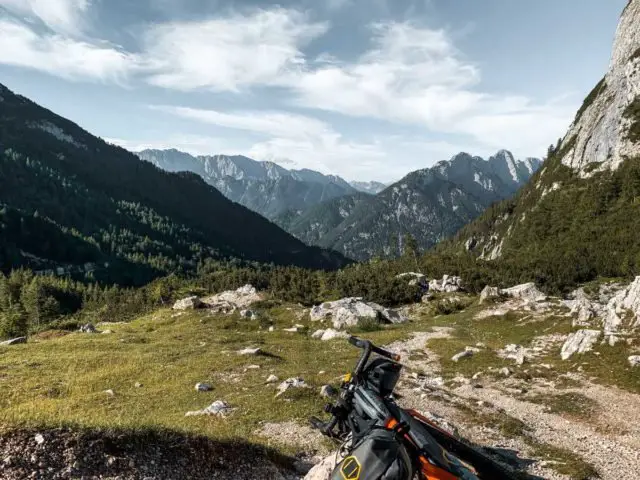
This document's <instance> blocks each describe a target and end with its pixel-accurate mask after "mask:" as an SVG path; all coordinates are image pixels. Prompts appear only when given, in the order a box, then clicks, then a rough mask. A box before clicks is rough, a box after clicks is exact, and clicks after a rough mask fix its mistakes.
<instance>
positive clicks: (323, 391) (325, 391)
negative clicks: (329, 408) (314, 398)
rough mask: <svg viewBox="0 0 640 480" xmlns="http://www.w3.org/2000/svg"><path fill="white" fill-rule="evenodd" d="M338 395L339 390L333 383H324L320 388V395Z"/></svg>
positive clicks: (329, 396)
mask: <svg viewBox="0 0 640 480" xmlns="http://www.w3.org/2000/svg"><path fill="white" fill-rule="evenodd" d="M337 395H338V391H337V390H336V389H335V388H333V387H332V386H331V385H324V386H323V387H322V388H320V396H322V397H324V398H333V397H335V396H337Z"/></svg>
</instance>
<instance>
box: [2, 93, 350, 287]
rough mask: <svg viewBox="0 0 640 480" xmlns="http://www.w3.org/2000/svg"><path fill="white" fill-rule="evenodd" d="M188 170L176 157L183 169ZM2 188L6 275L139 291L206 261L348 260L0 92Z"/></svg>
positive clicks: (316, 264) (191, 179) (323, 264)
mask: <svg viewBox="0 0 640 480" xmlns="http://www.w3.org/2000/svg"><path fill="white" fill-rule="evenodd" d="M182 167H183V165H182V164H180V161H178V160H177V159H176V163H175V169H177V170H183V168H182ZM229 168H232V166H229ZM276 170H277V169H275V168H274V171H276ZM301 175H304V173H301ZM0 182H1V185H2V188H0V231H1V232H2V234H1V235H0V270H3V271H8V270H10V269H11V268H16V267H20V266H27V267H30V268H33V269H34V270H38V271H42V272H48V271H55V272H62V273H70V272H75V273H83V274H87V275H89V274H90V275H89V277H90V278H95V279H103V280H108V281H111V282H116V283H121V284H140V283H144V282H146V281H148V280H149V279H151V278H153V277H155V276H158V275H162V274H167V273H170V272H180V271H189V270H195V269H196V268H197V267H198V265H199V264H201V263H202V262H206V261H208V260H209V259H219V260H229V259H236V260H240V261H244V262H249V261H256V262H265V263H273V264H280V265H298V266H304V267H311V268H327V269H328V268H336V267H340V266H342V265H344V264H345V263H346V261H345V259H344V258H343V257H342V256H340V255H339V254H336V253H334V252H329V251H323V250H321V249H320V248H316V247H308V246H306V245H305V244H304V243H302V242H301V241H300V240H297V239H295V238H294V237H292V236H291V235H289V234H287V233H286V232H284V231H283V230H281V229H280V228H278V227H277V226H276V225H274V224H273V223H271V222H269V221H268V220H266V219H265V218H263V217H262V216H260V215H258V214H257V213H254V212H252V211H251V210H249V209H247V208H245V207H243V206H241V205H238V204H236V203H234V202H232V201H230V200H228V199H227V198H226V197H225V196H224V195H222V194H221V193H220V192H219V191H218V190H217V189H216V188H213V187H212V186H211V185H208V184H207V183H206V182H205V181H203V180H202V178H201V177H200V176H198V175H195V174H194V173H189V172H181V173H169V172H166V171H164V170H161V169H159V168H157V167H156V166H154V165H151V164H150V163H148V162H143V161H141V160H140V159H139V158H138V157H137V156H135V155H133V154H131V153H130V152H128V151H126V150H124V149H122V148H120V147H116V146H114V145H110V144H108V143H106V142H104V141H103V140H101V139H99V138H97V137H95V136H93V135H91V134H90V133H88V132H86V131H85V130H83V129H81V128H80V127H79V126H77V125H76V124H74V123H72V122H71V121H69V120H66V119H64V118H62V117H60V116H58V115H56V114H54V113H52V112H50V111H49V110H46V109H44V108H42V107H40V106H38V105H37V104H35V103H33V102H31V101H30V100H28V99H27V98H24V97H22V96H19V95H16V94H14V93H13V92H11V91H10V90H9V89H7V88H6V87H4V86H2V85H0ZM345 188H346V187H345Z"/></svg>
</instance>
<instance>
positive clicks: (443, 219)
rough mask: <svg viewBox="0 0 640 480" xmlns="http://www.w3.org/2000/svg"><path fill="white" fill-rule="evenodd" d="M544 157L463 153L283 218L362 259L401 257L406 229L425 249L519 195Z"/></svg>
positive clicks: (303, 233) (313, 240)
mask: <svg viewBox="0 0 640 480" xmlns="http://www.w3.org/2000/svg"><path fill="white" fill-rule="evenodd" d="M540 164H541V162H540V160H538V159H525V160H515V159H514V158H513V155H512V154H511V153H510V152H508V151H506V150H501V151H499V152H498V153H497V154H496V155H495V156H493V157H491V158H489V159H488V160H484V159H482V158H480V157H474V156H471V155H469V154H467V153H460V154H458V155H456V156H455V157H453V158H452V159H451V160H447V161H442V162H439V163H438V164H436V165H435V166H434V167H431V168H427V169H424V170H419V171H416V172H413V173H410V174H409V175H407V176H406V177H405V178H404V179H402V180H401V181H399V182H397V183H395V184H393V185H391V186H390V187H388V188H386V189H385V190H383V191H382V192H380V193H379V194H378V195H376V196H367V195H364V194H359V195H352V196H347V197H343V198H340V199H336V200H332V201H330V202H325V203H323V204H321V205H318V206H316V207H313V208H310V209H308V210H307V211H304V212H303V213H302V214H300V215H297V216H296V215H292V216H289V217H288V216H286V215H285V216H283V217H280V218H278V220H277V221H278V222H279V224H280V225H282V226H283V228H285V229H287V230H288V231H289V232H290V233H292V234H294V235H295V236H297V237H298V238H300V239H302V240H304V241H305V242H307V243H309V244H314V245H320V246H323V247H327V248H332V249H334V250H337V251H339V252H342V253H344V254H345V255H346V256H348V257H351V258H354V259H357V260H367V259H370V258H371V257H373V256H376V255H378V256H383V257H395V256H398V255H400V254H401V253H402V251H403V247H402V241H403V238H404V237H405V236H406V235H411V236H412V237H413V238H414V239H415V240H416V242H417V244H418V246H419V247H420V248H421V249H427V248H430V247H432V246H433V245H435V244H436V243H438V242H440V241H442V240H443V239H445V238H447V237H449V236H451V235H453V234H454V233H455V232H456V231H457V230H458V229H460V228H461V227H462V226H464V225H465V224H467V223H468V222H470V221H471V220H473V219H474V218H476V217H477V216H478V215H479V214H480V213H482V212H483V211H484V210H485V209H486V208H487V207H488V206H489V205H491V204H492V203H493V202H496V201H498V200H502V199H504V198H507V197H510V196H511V195H513V194H514V193H515V192H516V191H517V190H518V188H519V187H520V186H522V185H523V184H524V183H525V182H526V181H527V180H528V179H529V177H530V176H531V175H532V173H533V172H535V171H536V170H537V169H538V168H539V166H540Z"/></svg>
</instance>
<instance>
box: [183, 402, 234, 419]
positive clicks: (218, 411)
mask: <svg viewBox="0 0 640 480" xmlns="http://www.w3.org/2000/svg"><path fill="white" fill-rule="evenodd" d="M232 411H233V408H231V406H230V405H229V404H228V403H227V402H225V401H222V400H216V401H215V402H213V403H212V404H211V405H209V406H208V407H207V408H205V409H203V410H197V411H195V412H187V413H186V414H185V417H199V416H204V415H210V416H216V417H225V416H227V415H228V414H230V413H231V412H232Z"/></svg>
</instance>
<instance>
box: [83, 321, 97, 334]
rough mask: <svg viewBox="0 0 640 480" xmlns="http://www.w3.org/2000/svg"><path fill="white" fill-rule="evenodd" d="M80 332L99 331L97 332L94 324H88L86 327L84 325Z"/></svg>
mask: <svg viewBox="0 0 640 480" xmlns="http://www.w3.org/2000/svg"><path fill="white" fill-rule="evenodd" d="M80 332H81V333H98V330H96V327H94V326H93V324H92V323H87V324H86V325H82V326H81V327H80Z"/></svg>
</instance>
